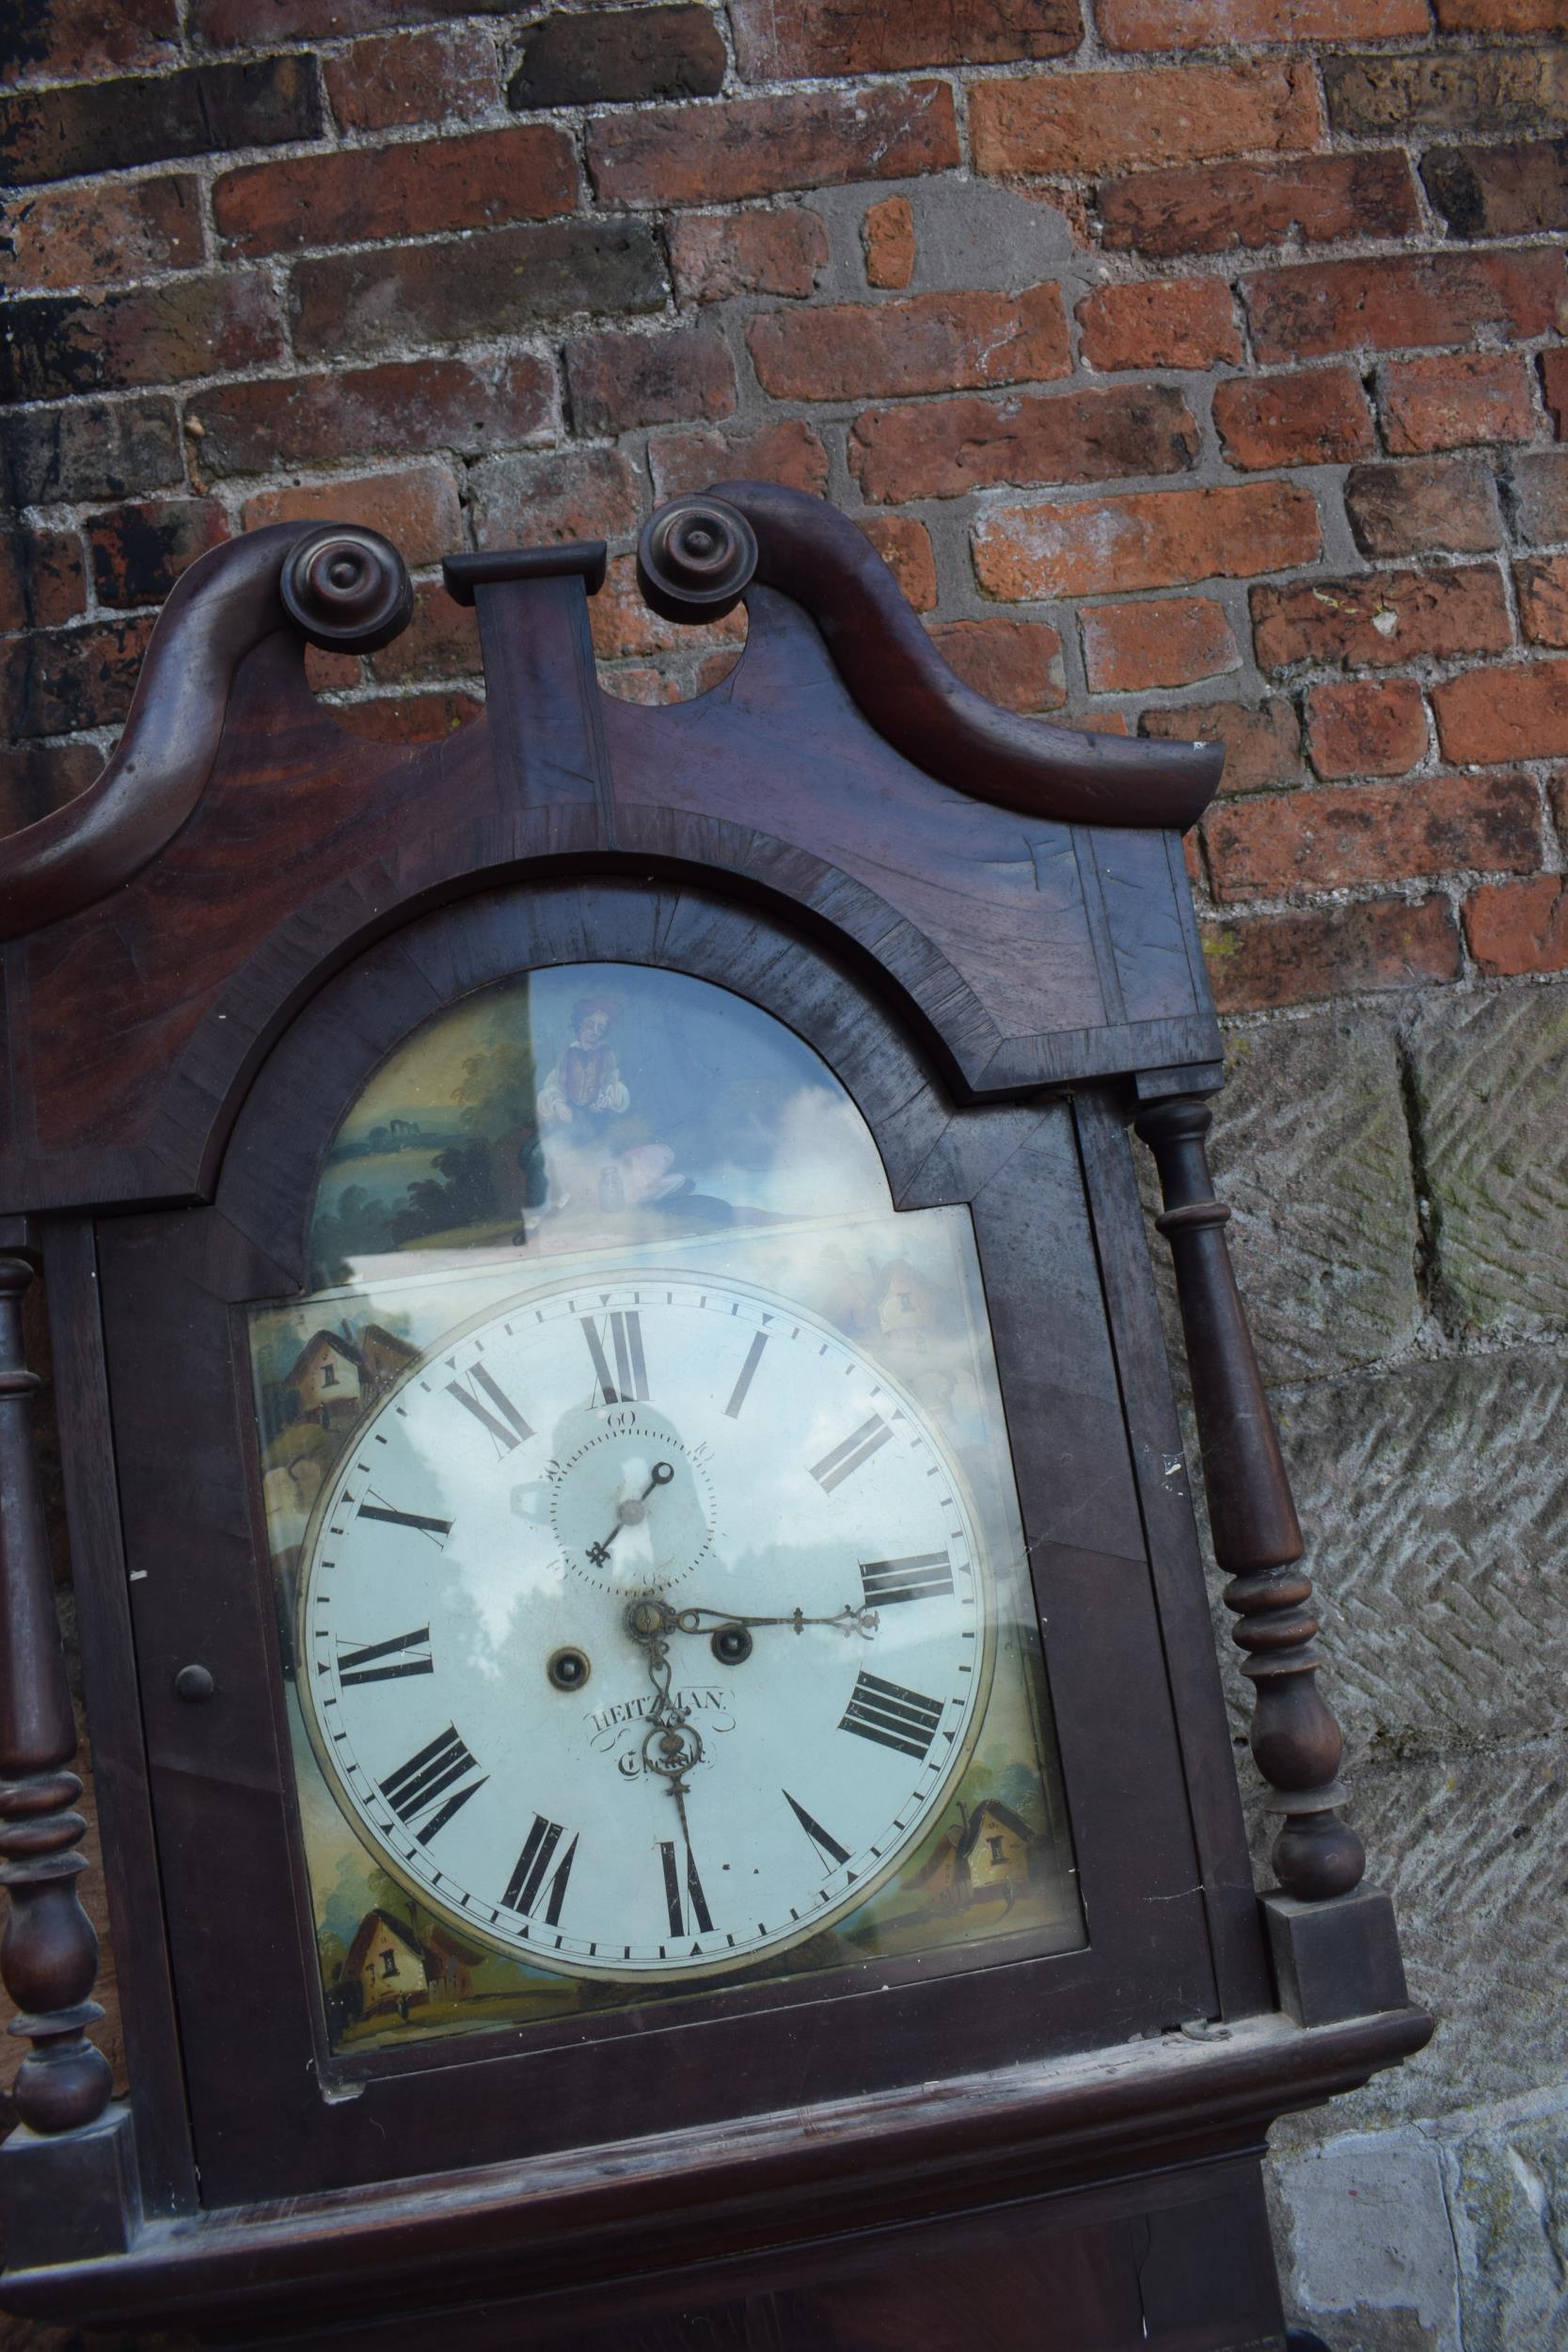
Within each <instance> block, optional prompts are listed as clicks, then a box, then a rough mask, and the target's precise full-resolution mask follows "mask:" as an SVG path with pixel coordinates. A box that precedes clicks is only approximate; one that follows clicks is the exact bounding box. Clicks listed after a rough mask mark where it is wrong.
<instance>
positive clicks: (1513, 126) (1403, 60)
mask: <svg viewBox="0 0 1568 2352" xmlns="http://www.w3.org/2000/svg"><path fill="white" fill-rule="evenodd" d="M1323 87H1324V88H1325V90H1326V91H1327V94H1328V119H1329V120H1330V122H1331V123H1332V124H1333V126H1334V128H1335V130H1336V131H1337V132H1339V133H1341V134H1343V135H1347V136H1349V137H1351V138H1376V137H1377V136H1378V135H1380V134H1386V133H1391V134H1392V135H1393V136H1394V137H1396V138H1401V139H1411V138H1423V137H1429V136H1434V137H1441V136H1442V135H1443V134H1444V133H1445V132H1448V131H1457V132H1459V133H1461V134H1465V133H1468V134H1470V135H1472V136H1473V135H1475V134H1476V133H1478V132H1479V133H1481V135H1483V136H1484V135H1486V134H1487V133H1489V132H1507V131H1528V130H1531V129H1533V128H1534V127H1535V126H1536V125H1538V124H1540V125H1544V126H1549V125H1552V124H1555V123H1559V122H1560V121H1561V119H1562V115H1563V109H1564V106H1565V105H1568V55H1564V53H1563V52H1562V51H1560V50H1555V49H1497V48H1478V49H1455V50H1448V51H1444V52H1430V51H1429V52H1425V53H1417V54H1414V55H1411V56H1395V57H1388V56H1381V57H1380V56H1370V57H1357V56H1326V57H1324V58H1323Z"/></svg>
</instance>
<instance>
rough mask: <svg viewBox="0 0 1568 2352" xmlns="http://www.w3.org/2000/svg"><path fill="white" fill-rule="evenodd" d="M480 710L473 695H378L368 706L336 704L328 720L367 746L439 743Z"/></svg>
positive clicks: (361, 704)
mask: <svg viewBox="0 0 1568 2352" xmlns="http://www.w3.org/2000/svg"><path fill="white" fill-rule="evenodd" d="M483 707H484V705H483V703H482V702H481V701H480V699H479V697H478V696H477V695H476V694H463V693H446V694H439V693H437V694H381V695H378V696H377V697H376V698H375V700H374V701H372V702H355V703H338V704H337V705H335V707H334V708H333V712H332V716H333V717H334V719H336V720H337V722H338V724H339V725H340V726H341V727H346V728H347V729H348V732H349V733H350V735H357V736H359V737H361V738H362V739H364V741H365V742H367V743H394V744H396V743H439V742H441V741H443V740H444V739H445V738H446V737H447V736H449V735H455V734H456V733H457V730H458V728H459V727H466V726H467V724H468V723H469V721H470V720H471V719H477V718H478V716H479V714H480V712H481V711H482V710H483Z"/></svg>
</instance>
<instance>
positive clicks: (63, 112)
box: [0, 56, 322, 182]
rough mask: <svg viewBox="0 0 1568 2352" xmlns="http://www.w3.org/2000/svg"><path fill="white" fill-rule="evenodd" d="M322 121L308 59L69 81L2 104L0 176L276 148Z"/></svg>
mask: <svg viewBox="0 0 1568 2352" xmlns="http://www.w3.org/2000/svg"><path fill="white" fill-rule="evenodd" d="M321 123H322V107H321V93H320V91H319V89H318V88H317V86H316V61H315V59H314V57H310V56H285V57H261V58H258V59H257V60H255V62H253V63H247V64H244V65H195V66H187V67H185V68H184V69H183V70H182V72H178V73H158V74H150V75H146V76H142V77H137V78H135V79H131V80H117V81H109V82H71V83H67V84H65V85H63V86H62V87H58V88H55V89H42V90H27V91H22V92H19V93H17V94H16V95H15V96H13V97H9V98H4V99H0V174H3V175H4V177H5V178H7V179H8V180H11V181H15V182H32V181H36V180H67V179H70V178H71V177H72V176H73V175H74V174H75V173H77V172H84V171H119V170H123V169H125V168H127V167H131V166H133V165H136V164H157V163H163V162H164V161H166V160H171V159H174V158H176V157H179V156H182V155H211V154H213V153H214V152H218V151H222V150H223V149H225V148H230V147H276V146H277V145H278V144H279V143H280V142H281V141H283V140H285V139H310V138H314V137H315V136H316V135H317V134H318V132H319V131H320V129H321Z"/></svg>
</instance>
